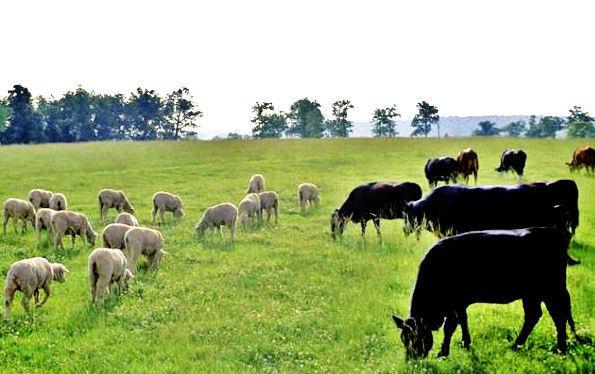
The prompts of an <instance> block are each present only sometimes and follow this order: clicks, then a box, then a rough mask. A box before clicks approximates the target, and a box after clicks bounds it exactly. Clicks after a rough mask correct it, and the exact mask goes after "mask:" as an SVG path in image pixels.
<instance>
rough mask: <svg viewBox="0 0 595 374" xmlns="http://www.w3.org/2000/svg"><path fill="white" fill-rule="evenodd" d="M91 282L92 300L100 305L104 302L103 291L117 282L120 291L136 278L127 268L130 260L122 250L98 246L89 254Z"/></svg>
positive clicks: (110, 288) (110, 292)
mask: <svg viewBox="0 0 595 374" xmlns="http://www.w3.org/2000/svg"><path fill="white" fill-rule="evenodd" d="M88 265H89V282H90V283H91V300H92V302H93V303H95V304H97V305H99V304H101V303H102V302H103V293H104V292H105V289H106V288H108V289H109V294H110V295H111V294H112V291H113V289H112V287H113V285H114V284H117V286H118V287H117V292H118V293H120V292H122V291H123V290H124V289H126V288H127V287H128V282H129V281H130V279H132V278H134V275H133V274H132V272H131V271H130V270H129V269H128V268H127V266H128V260H126V256H124V253H122V251H120V250H117V249H111V248H96V249H94V250H93V252H91V254H90V255H89V260H88Z"/></svg>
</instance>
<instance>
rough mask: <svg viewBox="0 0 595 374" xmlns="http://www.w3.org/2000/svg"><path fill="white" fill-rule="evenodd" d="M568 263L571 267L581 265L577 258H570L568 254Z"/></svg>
mask: <svg viewBox="0 0 595 374" xmlns="http://www.w3.org/2000/svg"><path fill="white" fill-rule="evenodd" d="M566 262H567V263H568V265H571V266H572V265H578V264H580V263H581V262H580V260H577V259H575V258H572V257H571V256H570V254H566Z"/></svg>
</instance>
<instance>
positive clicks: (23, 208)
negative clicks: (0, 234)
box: [2, 198, 35, 234]
mask: <svg viewBox="0 0 595 374" xmlns="http://www.w3.org/2000/svg"><path fill="white" fill-rule="evenodd" d="M10 218H12V225H13V227H14V232H17V221H18V220H21V221H23V228H22V233H23V234H24V233H25V232H26V231H27V221H30V222H31V226H33V227H35V208H34V207H33V204H31V203H30V202H28V201H25V200H21V199H13V198H10V199H7V200H6V201H5V202H4V223H3V225H2V228H3V230H4V234H6V225H8V220H9V219H10Z"/></svg>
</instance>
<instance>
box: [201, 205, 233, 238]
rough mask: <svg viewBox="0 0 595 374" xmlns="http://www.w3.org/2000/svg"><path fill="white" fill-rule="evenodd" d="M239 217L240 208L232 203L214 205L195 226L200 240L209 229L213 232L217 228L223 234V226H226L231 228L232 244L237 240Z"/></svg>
mask: <svg viewBox="0 0 595 374" xmlns="http://www.w3.org/2000/svg"><path fill="white" fill-rule="evenodd" d="M237 216H238V208H237V207H236V206H235V205H233V204H232V203H222V204H217V205H213V206H211V207H208V208H207V210H205V212H204V214H203V216H202V218H201V219H200V221H199V222H198V223H197V224H196V226H194V230H195V231H196V235H197V236H198V237H199V238H200V237H202V236H203V235H204V233H205V230H207V229H208V230H210V231H213V229H215V228H216V229H217V230H218V231H219V233H221V226H226V227H227V228H229V232H230V234H231V242H232V243H233V242H234V240H235V232H236V219H237Z"/></svg>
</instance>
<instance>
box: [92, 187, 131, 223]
mask: <svg viewBox="0 0 595 374" xmlns="http://www.w3.org/2000/svg"><path fill="white" fill-rule="evenodd" d="M97 199H98V201H99V215H100V216H101V220H105V218H106V216H107V210H108V209H110V208H114V209H116V210H117V211H118V213H120V212H121V211H125V212H127V213H130V214H134V207H133V206H132V204H130V201H128V197H126V194H125V193H124V192H122V191H116V190H110V189H103V190H101V191H99V195H98V196H97Z"/></svg>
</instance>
